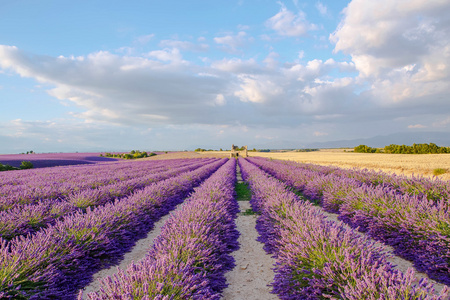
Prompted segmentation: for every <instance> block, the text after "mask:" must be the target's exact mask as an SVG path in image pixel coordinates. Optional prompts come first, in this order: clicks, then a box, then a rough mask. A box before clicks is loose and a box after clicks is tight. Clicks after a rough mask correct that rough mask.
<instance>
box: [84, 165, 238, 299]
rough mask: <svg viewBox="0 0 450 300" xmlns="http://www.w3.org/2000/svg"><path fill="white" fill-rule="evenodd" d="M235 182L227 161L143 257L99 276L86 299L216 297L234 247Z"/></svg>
mask: <svg viewBox="0 0 450 300" xmlns="http://www.w3.org/2000/svg"><path fill="white" fill-rule="evenodd" d="M235 181H236V161H235V160H229V161H228V162H227V163H226V164H225V165H224V166H222V167H221V168H220V169H219V170H218V171H217V172H216V173H215V174H213V175H212V176H211V177H210V178H209V179H207V180H206V181H205V182H204V183H203V184H202V185H201V186H200V187H199V188H198V189H196V191H195V193H194V194H192V195H191V197H190V199H189V200H188V201H186V202H185V203H184V204H183V206H182V207H181V209H180V210H178V211H177V212H175V213H174V214H173V215H172V216H171V217H170V218H169V220H168V221H167V222H166V223H165V225H164V226H163V228H162V232H161V234H160V236H159V237H158V238H157V239H156V240H155V243H154V245H153V247H152V249H151V250H150V251H149V253H148V254H147V256H146V258H145V259H144V260H143V261H141V262H140V263H139V264H131V265H130V266H129V267H128V269H127V270H126V271H122V270H120V271H119V273H118V274H116V275H114V277H113V278H111V277H107V278H106V279H103V281H102V285H101V290H100V291H99V292H97V293H90V294H88V299H91V300H100V299H220V293H221V291H222V290H223V288H224V287H226V283H225V277H224V273H225V272H226V271H228V270H230V269H231V268H232V267H233V266H234V259H233V258H232V256H230V252H232V251H234V250H236V249H237V248H238V243H237V238H238V235H239V233H238V232H237V230H236V228H235V224H234V219H235V218H236V214H237V212H238V210H239V209H238V205H237V202H236V201H235V200H234V184H235ZM79 298H80V299H81V295H80V297H79Z"/></svg>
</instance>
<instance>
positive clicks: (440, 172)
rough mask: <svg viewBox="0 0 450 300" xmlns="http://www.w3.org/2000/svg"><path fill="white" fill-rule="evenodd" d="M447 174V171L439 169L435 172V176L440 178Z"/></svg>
mask: <svg viewBox="0 0 450 300" xmlns="http://www.w3.org/2000/svg"><path fill="white" fill-rule="evenodd" d="M445 173H447V170H446V169H442V168H437V169H434V170H433V175H435V176H438V175H442V174H445Z"/></svg>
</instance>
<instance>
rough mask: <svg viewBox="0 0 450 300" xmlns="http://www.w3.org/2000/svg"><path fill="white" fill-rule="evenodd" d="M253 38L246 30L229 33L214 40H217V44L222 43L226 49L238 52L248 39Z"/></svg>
mask: <svg viewBox="0 0 450 300" xmlns="http://www.w3.org/2000/svg"><path fill="white" fill-rule="evenodd" d="M251 40H252V38H248V37H247V33H245V31H239V32H238V33H237V34H235V35H233V34H228V35H225V36H221V37H215V38H214V42H216V44H219V45H222V46H223V49H224V50H227V51H229V52H231V53H236V52H237V51H238V50H239V48H241V47H243V46H244V45H245V44H246V43H247V42H248V41H251Z"/></svg>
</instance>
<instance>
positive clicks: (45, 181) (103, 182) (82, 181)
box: [0, 161, 180, 210]
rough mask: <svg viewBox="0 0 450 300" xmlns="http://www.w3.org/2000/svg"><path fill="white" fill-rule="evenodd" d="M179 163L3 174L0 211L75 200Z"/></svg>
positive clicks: (137, 164)
mask: <svg viewBox="0 0 450 300" xmlns="http://www.w3.org/2000/svg"><path fill="white" fill-rule="evenodd" d="M179 163H180V162H179V161H173V162H171V163H168V162H154V161H143V162H139V163H135V162H130V163H114V164H102V165H95V166H90V167H79V166H71V167H60V168H48V169H39V170H24V171H20V172H19V171H18V172H8V173H7V174H5V173H3V174H0V182H1V186H0V209H1V210H7V209H10V208H12V207H16V206H17V205H20V204H22V205H23V204H32V203H35V202H37V201H40V200H45V199H56V198H67V197H72V198H76V197H77V194H78V193H79V192H81V191H83V190H89V189H96V188H99V187H105V189H106V188H107V187H108V186H109V187H111V186H114V184H116V183H118V182H122V181H125V180H132V179H136V178H141V177H142V176H145V175H147V174H148V171H149V170H150V169H152V170H154V171H155V172H157V171H163V170H168V169H171V168H173V167H174V166H177V165H178V164H179Z"/></svg>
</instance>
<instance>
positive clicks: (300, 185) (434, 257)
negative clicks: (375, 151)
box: [251, 159, 450, 285]
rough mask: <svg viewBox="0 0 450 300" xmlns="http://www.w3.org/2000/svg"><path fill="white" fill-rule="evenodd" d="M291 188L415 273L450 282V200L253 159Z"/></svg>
mask: <svg viewBox="0 0 450 300" xmlns="http://www.w3.org/2000/svg"><path fill="white" fill-rule="evenodd" d="M251 161H252V162H253V163H255V164H256V165H258V166H260V167H261V168H262V169H264V170H268V171H269V172H270V173H271V174H272V175H273V176H275V177H276V178H278V179H280V180H282V181H283V182H286V183H287V184H288V185H290V186H293V187H294V188H296V189H298V190H299V191H301V192H303V194H304V195H305V196H307V197H309V198H310V199H313V200H315V201H317V202H319V203H320V205H321V206H322V207H323V208H324V209H325V210H327V211H329V212H333V213H338V214H339V219H340V220H342V221H344V222H346V223H347V224H349V225H350V226H352V227H353V228H358V229H359V230H360V231H363V232H366V233H367V234H368V235H369V236H370V237H372V238H374V239H376V240H379V241H381V242H383V243H385V244H388V245H391V246H392V247H393V248H394V249H395V254H396V255H399V256H401V257H403V258H405V259H408V260H410V261H412V262H413V263H414V266H415V268H416V269H417V270H419V271H421V272H425V273H427V275H428V276H429V277H430V278H432V279H434V280H436V281H438V282H441V283H444V284H447V285H449V284H450V215H449V207H448V198H442V199H441V200H440V201H439V202H438V203H436V201H435V200H428V199H427V197H425V196H420V195H414V194H409V193H407V192H406V193H401V192H399V191H398V190H397V189H395V188H394V187H392V186H390V185H388V186H385V185H378V186H374V185H371V184H366V183H362V182H360V181H357V180H355V179H353V178H347V177H344V176H340V175H337V174H336V172H331V173H323V172H321V171H319V170H318V171H312V170H305V169H304V168H302V167H300V168H297V169H293V168H292V167H290V166H288V167H286V164H284V163H282V162H274V161H264V160H260V159H259V160H254V159H253V160H251Z"/></svg>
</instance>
